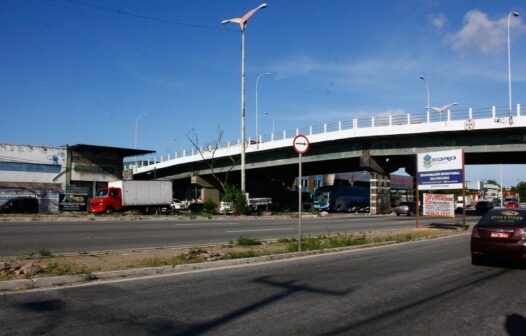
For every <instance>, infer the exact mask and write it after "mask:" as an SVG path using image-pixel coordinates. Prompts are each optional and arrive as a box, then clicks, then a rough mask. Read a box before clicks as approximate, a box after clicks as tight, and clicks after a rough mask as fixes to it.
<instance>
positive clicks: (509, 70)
mask: <svg viewBox="0 0 526 336" xmlns="http://www.w3.org/2000/svg"><path fill="white" fill-rule="evenodd" d="M512 16H515V17H517V16H519V12H510V13H509V14H508V99H509V100H508V103H509V122H510V124H512V123H513V117H512V107H511V43H510V19H511V17H512Z"/></svg>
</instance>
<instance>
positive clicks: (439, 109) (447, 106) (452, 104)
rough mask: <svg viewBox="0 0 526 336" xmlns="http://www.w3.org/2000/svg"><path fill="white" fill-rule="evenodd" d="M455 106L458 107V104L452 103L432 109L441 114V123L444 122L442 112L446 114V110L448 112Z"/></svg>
mask: <svg viewBox="0 0 526 336" xmlns="http://www.w3.org/2000/svg"><path fill="white" fill-rule="evenodd" d="M455 105H458V103H451V104H447V105H444V106H442V107H436V106H433V107H431V108H432V109H433V110H435V111H437V112H438V113H440V121H442V112H444V111H445V110H447V109H448V108H450V107H451V106H455Z"/></svg>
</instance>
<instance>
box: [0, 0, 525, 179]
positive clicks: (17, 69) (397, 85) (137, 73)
mask: <svg viewBox="0 0 526 336" xmlns="http://www.w3.org/2000/svg"><path fill="white" fill-rule="evenodd" d="M260 3H261V2H260V1H251V0H237V1H233V0H215V1H214V0H148V1H145V0H120V1H118V0H2V1H0V27H1V29H0V46H1V47H0V76H1V77H0V78H1V80H0V111H1V115H2V122H1V123H0V142H3V143H12V144H32V145H49V146H59V145H64V144H69V145H72V144H78V143H84V144H92V145H102V146H114V147H126V148H133V147H134V146H135V140H137V147H138V148H140V149H151V150H155V151H157V153H158V155H163V154H166V153H170V152H172V153H173V152H175V151H177V150H180V149H182V148H184V149H190V148H191V145H190V142H189V141H188V139H187V134H188V133H189V132H190V131H192V130H193V131H195V133H196V134H197V135H198V136H199V139H200V141H201V142H202V143H206V142H209V141H212V140H214V139H216V138H217V136H218V129H221V130H222V132H223V140H224V142H226V141H227V140H237V139H238V138H239V137H240V119H241V118H240V104H241V103H240V97H241V89H240V86H241V85H240V73H241V33H240V30H239V26H238V25H235V24H228V25H221V21H222V20H225V19H230V18H235V17H240V16H242V15H243V14H245V13H246V12H248V11H249V10H250V9H252V8H255V7H257V6H258V5H259V4H260ZM267 3H268V7H267V8H265V9H263V10H261V11H259V12H257V13H256V14H255V15H254V16H253V17H252V18H251V19H250V20H249V22H248V25H247V30H246V34H245V37H246V44H245V46H246V122H247V136H254V134H255V133H256V130H255V125H256V118H255V111H256V106H255V105H256V99H255V96H256V79H257V77H258V75H259V74H261V73H265V72H270V73H271V75H268V76H263V77H261V79H260V82H259V88H258V107H259V108H258V111H259V132H260V133H261V134H269V133H270V132H271V131H272V122H271V119H270V118H269V117H268V115H265V114H264V112H267V113H269V114H270V115H272V116H273V118H274V122H275V128H276V131H278V130H282V129H288V130H290V129H295V128H297V127H299V128H302V127H307V126H309V125H319V124H322V123H324V122H335V121H339V120H350V119H352V118H357V117H367V116H375V115H381V114H385V113H423V112H424V111H425V107H426V105H427V92H426V86H425V84H426V83H427V84H428V85H429V91H430V101H431V106H443V105H446V104H448V103H451V102H458V106H456V107H455V109H458V110H461V109H467V108H469V107H473V108H488V107H491V106H493V105H495V106H507V105H508V63H507V42H506V41H507V18H508V14H509V13H510V11H518V12H520V13H521V15H526V10H525V9H526V3H524V1H521V0H505V1H494V0H477V1H473V0H455V1H452V0H449V1H445V0H444V1H441V0H397V1H392V0H389V1H387V0H378V1H370V0H353V1H348V0H325V1H307V0H279V1H272V0H268V1H267ZM510 34H511V46H512V47H511V56H512V58H511V59H512V77H513V103H514V104H516V103H521V104H523V105H526V57H524V56H521V55H524V54H525V53H526V24H525V22H524V18H523V16H519V17H513V18H512V19H511V21H510ZM419 76H425V78H426V83H424V81H422V80H421V79H419ZM135 135H137V137H136V136H135ZM525 168H526V166H524V165H520V166H512V165H505V166H504V167H503V175H504V180H503V182H504V185H505V186H509V185H514V184H516V183H517V181H518V180H521V181H524V180H526V176H525V175H526V173H525V171H526V170H525ZM499 174H500V172H499V166H498V165H491V166H484V167H480V166H478V167H475V166H471V167H470V166H468V167H467V179H470V180H475V179H496V180H497V181H499V178H500V176H499Z"/></svg>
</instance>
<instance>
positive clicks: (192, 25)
mask: <svg viewBox="0 0 526 336" xmlns="http://www.w3.org/2000/svg"><path fill="white" fill-rule="evenodd" d="M64 1H66V2H69V3H73V4H77V5H81V6H85V7H90V8H93V9H98V10H101V11H105V12H110V13H114V14H120V15H126V16H131V17H135V18H139V19H144V20H151V21H157V22H162V23H169V24H174V25H178V26H183V27H191V28H198V29H208V30H217V31H226V32H236V31H235V30H231V29H223V28H216V27H212V26H203V25H196V24H191V23H185V22H178V21H174V20H169V19H163V18H158V17H155V16H149V15H143V14H136V13H132V12H127V11H123V10H121V9H115V8H110V7H104V6H99V5H94V4H90V3H87V2H84V1H79V0H64Z"/></svg>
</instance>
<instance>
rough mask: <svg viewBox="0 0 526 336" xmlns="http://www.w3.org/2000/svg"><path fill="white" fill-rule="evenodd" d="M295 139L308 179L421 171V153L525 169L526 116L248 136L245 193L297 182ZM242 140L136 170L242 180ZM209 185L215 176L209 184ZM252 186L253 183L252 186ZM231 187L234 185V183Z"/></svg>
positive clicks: (360, 124)
mask: <svg viewBox="0 0 526 336" xmlns="http://www.w3.org/2000/svg"><path fill="white" fill-rule="evenodd" d="M296 134H304V135H307V137H308V138H309V140H310V142H311V150H310V152H309V153H308V154H306V155H304V157H303V174H304V175H305V176H307V175H318V174H328V173H337V172H348V171H354V170H360V169H367V170H370V171H374V172H376V173H379V174H381V175H386V174H388V173H390V172H394V171H396V170H397V169H399V168H401V167H405V168H406V171H408V172H409V173H410V174H411V175H413V176H414V175H415V171H416V154H417V153H422V152H430V151H438V150H447V149H458V148H463V149H464V152H465V163H466V164H467V165H471V164H498V163H503V164H526V153H525V152H526V112H524V115H523V111H521V105H520V104H517V105H516V106H514V108H513V111H512V114H511V118H510V115H509V110H508V108H499V107H491V108H481V109H472V108H470V109H468V110H455V111H451V110H449V111H445V112H444V113H443V115H439V114H438V113H434V112H431V113H429V112H428V113H421V114H396V115H383V116H379V117H371V118H363V119H352V120H348V121H341V122H336V123H328V124H323V125H318V126H310V127H306V128H302V129H295V130H291V131H282V132H278V133H274V134H269V135H265V136H261V137H260V138H259V139H257V141H255V140H253V139H248V142H247V143H248V146H247V150H246V153H247V154H246V169H247V170H246V174H247V190H248V191H249V192H250V191H251V185H253V183H255V181H268V180H270V179H280V180H282V181H287V183H288V182H290V183H292V181H293V180H294V178H295V177H296V176H297V162H298V156H297V154H296V152H294V151H293V149H292V139H293V138H294V137H295V136H296ZM239 144H240V141H235V142H228V143H226V144H222V145H221V146H214V147H210V148H203V149H202V150H201V151H200V152H201V153H198V151H197V150H195V149H194V150H190V151H184V152H179V153H177V154H176V155H173V156H172V157H169V156H163V157H158V158H154V159H152V160H150V164H149V165H145V166H143V167H138V168H135V169H134V178H137V179H171V180H175V181H177V180H184V179H187V180H189V178H190V177H191V176H202V177H206V176H210V175H211V173H212V169H213V171H214V173H215V174H218V175H222V176H223V177H224V175H225V174H227V173H228V174H229V180H230V181H233V184H237V183H236V182H237V181H239V175H240V174H239V169H240V165H239V156H240V145H239ZM209 181H210V179H209ZM251 181H253V182H252V183H251ZM231 183H232V182H231Z"/></svg>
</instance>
